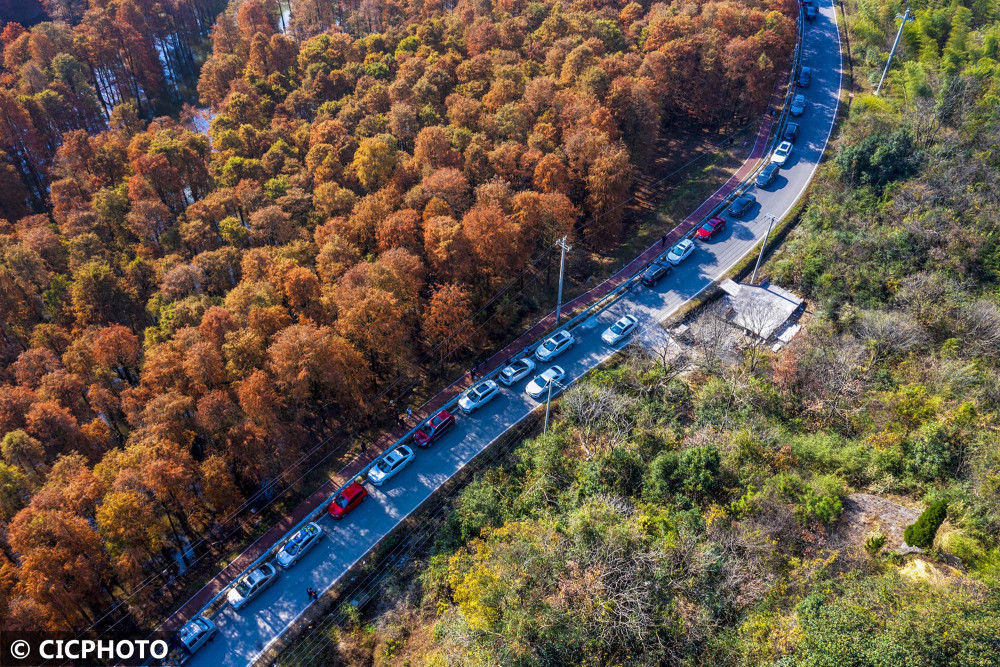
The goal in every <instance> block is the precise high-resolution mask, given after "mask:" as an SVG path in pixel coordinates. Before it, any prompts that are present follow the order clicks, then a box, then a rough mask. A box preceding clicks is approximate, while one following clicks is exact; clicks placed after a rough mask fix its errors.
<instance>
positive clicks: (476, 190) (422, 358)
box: [0, 0, 797, 630]
mask: <svg viewBox="0 0 1000 667" xmlns="http://www.w3.org/2000/svg"><path fill="white" fill-rule="evenodd" d="M42 4H43V6H44V9H45V11H46V14H47V18H48V19H49V20H47V21H43V22H40V23H37V24H35V25H33V26H31V27H30V28H25V27H23V26H21V25H20V24H17V23H13V22H11V23H7V24H6V25H4V26H3V27H2V37H0V44H2V59H0V63H2V65H0V122H2V123H3V125H2V126H0V170H2V171H3V173H2V174H0V284H2V285H3V290H2V291H0V443H2V446H0V454H2V460H0V547H2V549H0V553H2V557H0V591H2V594H0V615H2V617H3V619H4V622H3V627H4V628H6V629H11V630H14V629H36V628H39V627H43V628H51V629H77V630H79V629H82V628H86V627H90V626H91V625H93V624H95V623H97V624H98V625H99V624H100V622H102V621H103V622H107V620H108V618H109V617H108V616H107V615H106V613H105V610H107V609H109V608H113V609H115V610H116V614H115V615H114V616H112V617H111V618H114V619H116V621H120V620H121V619H122V614H123V613H124V614H127V618H126V619H125V620H126V621H127V622H126V623H125V625H124V626H119V629H122V628H125V627H151V626H155V624H156V623H157V622H158V621H159V620H160V619H161V618H162V617H163V615H164V614H165V613H167V612H168V611H169V609H167V608H166V605H167V604H168V603H169V602H170V601H169V600H167V599H165V598H164V597H163V596H162V595H161V594H160V593H159V591H161V590H162V589H161V585H163V584H166V583H168V582H171V581H174V580H175V578H176V577H177V576H178V575H179V574H180V570H182V569H184V568H185V566H186V565H188V564H189V561H190V560H191V559H192V557H195V558H197V557H198V556H199V551H198V550H199V548H201V547H199V546H198V545H201V544H202V542H201V541H202V540H203V539H204V538H206V537H209V536H211V535H214V534H215V533H216V531H217V530H218V529H219V524H220V522H221V521H222V520H223V518H224V517H227V516H228V515H229V514H230V513H231V512H233V511H235V510H241V509H243V508H245V504H244V500H245V499H247V498H249V497H251V496H253V494H255V493H257V492H258V491H259V490H260V489H261V488H262V486H266V484H267V483H268V481H269V480H271V479H274V478H275V477H276V476H277V475H279V474H281V473H282V472H284V471H285V469H286V468H287V467H289V466H292V465H294V464H296V463H297V462H298V461H300V460H301V459H302V457H303V454H304V453H305V452H306V451H307V450H308V448H309V447H311V446H312V445H314V444H315V443H316V442H319V441H323V440H325V439H332V438H333V439H336V440H337V441H349V440H350V439H351V438H353V437H355V436H358V435H359V434H371V433H373V432H377V431H378V429H380V428H382V427H383V426H385V425H386V424H391V423H392V419H393V417H394V414H393V411H394V407H393V404H392V401H393V400H394V399H395V398H396V397H397V396H398V395H399V394H400V393H402V392H403V391H404V390H406V389H407V388H411V387H413V386H419V387H425V388H427V389H433V388H435V387H436V386H437V385H436V384H435V383H440V382H442V380H443V379H445V378H444V375H443V373H444V371H442V368H443V367H442V363H444V362H446V361H448V360H451V361H452V362H453V363H454V366H453V367H458V364H459V362H462V361H463V360H464V361H468V360H469V359H474V358H475V357H476V356H477V355H480V354H482V353H484V352H486V351H488V350H490V349H492V348H493V346H495V345H496V344H497V343H498V342H499V341H506V340H508V339H509V338H510V337H511V336H512V335H514V334H516V333H517V332H518V330H519V327H520V326H521V325H522V323H523V322H524V320H525V319H526V318H528V317H530V316H531V315H532V307H533V304H532V303H531V302H530V300H525V299H518V298H516V294H517V290H514V294H515V296H513V297H511V296H506V297H503V298H500V297H498V295H500V294H503V290H505V289H507V290H509V289H510V282H511V281H512V280H513V279H514V278H516V277H517V276H518V275H519V274H522V272H523V270H524V269H525V267H526V266H528V264H529V263H530V262H531V261H534V260H535V258H537V257H539V256H540V255H541V256H544V254H545V253H548V252H549V251H550V250H551V247H552V245H553V243H554V241H555V240H556V239H558V238H560V237H562V236H564V235H566V236H569V237H571V238H572V239H575V241H574V242H576V243H580V244H582V247H584V248H590V249H592V250H593V251H595V252H600V251H602V250H605V249H608V248H612V247H615V245H616V244H617V243H618V242H619V241H621V240H622V239H623V238H625V237H626V236H627V235H628V233H629V230H630V228H631V227H630V226H631V225H632V224H634V221H631V220H629V219H627V218H626V217H625V215H624V213H623V210H624V209H623V202H624V201H625V200H626V199H628V197H630V196H631V193H632V191H633V187H634V179H635V176H636V174H638V173H639V172H641V170H642V169H643V168H644V166H645V164H646V162H647V161H648V158H649V157H650V155H649V152H650V150H651V147H652V146H654V145H655V140H656V138H657V137H658V136H660V135H661V134H662V133H670V132H671V131H672V129H673V128H678V127H685V128H691V127H695V128H706V129H715V128H719V127H723V126H726V125H728V124H730V123H731V122H732V119H733V118H734V117H735V116H739V115H743V116H747V115H750V114H754V113H756V114H760V113H761V112H762V111H763V109H764V107H765V106H766V103H767V101H768V100H769V98H770V97H771V95H772V92H773V91H774V90H775V87H776V84H777V83H778V82H779V80H782V79H783V77H784V76H785V74H784V72H786V70H787V65H788V62H789V57H790V54H791V50H792V47H793V45H794V41H795V35H796V26H795V16H796V12H797V8H796V3H795V2H794V0H724V1H715V0H710V1H702V2H695V3H681V2H656V3H653V2H643V3H639V2H628V3H621V2H610V0H608V1H604V0H582V1H580V2H574V3H572V4H564V3H562V2H559V1H557V0H546V1H543V2H525V1H523V0H498V1H497V2H495V3H491V2H488V1H485V0H471V1H469V0H461V1H460V2H458V3H457V4H454V5H452V4H450V3H449V4H445V3H442V2H439V1H436V0H426V1H425V2H408V3H407V2H397V1H395V0H362V2H360V3H353V2H338V3H332V2H327V1H326V0H291V2H288V1H287V0H280V1H275V0H242V1H239V2H237V1H235V0H234V1H233V2H230V3H229V4H228V5H226V4H225V3H222V2H221V1H220V0H161V1H160V2H151V1H148V0H89V1H88V0H43V3H42ZM197 108H205V109H206V111H202V112H201V113H203V114H207V115H208V116H209V117H210V118H211V123H210V128H209V129H208V130H207V131H206V132H200V131H199V130H198V127H197V125H196V123H194V122H193V119H194V118H195V116H196V109H197ZM515 286H516V284H515ZM535 306H537V304H535ZM484 309H489V310H488V311H487V314H488V315H489V318H488V319H486V320H480V321H476V326H467V324H468V323H469V322H470V321H472V320H473V319H474V318H475V317H476V316H477V315H479V314H480V313H483V312H484ZM447 379H451V378H447ZM397 409H398V406H397ZM191 545H195V546H194V547H191ZM234 547H235V545H234ZM150 582H153V585H149V584H150Z"/></svg>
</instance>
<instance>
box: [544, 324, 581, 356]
mask: <svg viewBox="0 0 1000 667" xmlns="http://www.w3.org/2000/svg"><path fill="white" fill-rule="evenodd" d="M575 342H576V339H575V338H573V334H571V333H570V332H568V331H566V330H565V329H563V330H562V331H557V332H555V333H554V334H552V335H551V336H549V337H548V338H547V339H546V340H545V342H543V343H542V344H541V345H539V346H538V349H537V350H535V358H536V359H538V360H539V361H542V362H545V361H551V360H552V359H555V358H556V357H558V356H559V355H560V354H562V353H563V352H565V351H566V350H568V349H569V348H570V347H571V346H572V345H573V343H575Z"/></svg>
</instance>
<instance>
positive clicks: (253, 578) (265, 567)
mask: <svg viewBox="0 0 1000 667" xmlns="http://www.w3.org/2000/svg"><path fill="white" fill-rule="evenodd" d="M277 578H278V571H277V570H276V569H275V568H274V566H273V565H271V564H270V563H264V564H262V565H258V566H257V567H255V568H254V569H252V570H250V571H249V572H247V573H246V574H245V575H243V576H242V577H241V578H240V579H239V580H238V581H237V582H236V585H235V586H233V587H232V588H230V589H229V595H228V596H227V597H228V598H229V604H231V605H232V606H233V609H235V610H237V611H239V610H240V609H242V608H243V607H245V606H246V605H247V604H248V603H249V602H250V601H251V600H253V599H254V598H255V597H257V596H258V595H260V594H261V592H262V591H263V590H264V589H265V588H267V587H268V586H270V585H271V584H273V583H274V580H275V579H277Z"/></svg>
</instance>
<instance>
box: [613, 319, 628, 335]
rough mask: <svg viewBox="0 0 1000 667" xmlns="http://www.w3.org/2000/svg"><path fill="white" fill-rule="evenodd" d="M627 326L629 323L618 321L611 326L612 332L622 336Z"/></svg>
mask: <svg viewBox="0 0 1000 667" xmlns="http://www.w3.org/2000/svg"><path fill="white" fill-rule="evenodd" d="M627 326H628V322H622V321H621V320H618V321H617V322H615V323H614V324H612V325H611V330H612V331H614V332H615V333H616V334H620V333H621V332H623V331H625V327H627Z"/></svg>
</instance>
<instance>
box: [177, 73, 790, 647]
mask: <svg viewBox="0 0 1000 667" xmlns="http://www.w3.org/2000/svg"><path fill="white" fill-rule="evenodd" d="M779 93H780V91H779ZM775 97H776V99H777V100H778V102H779V103H780V101H781V99H783V98H782V97H779V96H778V94H776V95H775ZM773 108H774V107H773V106H772V109H773ZM776 117H777V112H776V111H774V112H769V113H768V114H767V115H765V116H764V119H763V120H762V121H761V125H760V129H759V130H758V131H757V136H756V138H755V140H754V145H753V147H752V148H751V149H750V154H749V155H748V156H747V159H746V160H745V161H744V162H743V164H742V165H741V166H740V168H739V169H737V170H736V173H734V174H733V175H732V176H731V177H730V178H729V180H728V181H726V183H725V184H724V185H723V186H722V187H721V188H719V189H718V190H716V191H715V193H714V194H713V195H712V196H711V197H709V198H708V199H706V200H705V201H704V202H703V203H702V204H701V206H699V207H698V208H697V209H695V211H694V212H693V213H691V215H689V216H688V217H687V218H685V219H684V221H683V222H681V223H680V224H679V225H677V226H676V227H674V228H673V229H672V230H670V231H669V232H668V233H667V235H666V242H663V243H661V242H660V241H657V242H656V243H654V244H653V245H652V246H650V247H649V248H647V249H646V250H645V251H644V252H643V253H642V254H641V255H639V256H638V257H636V258H635V259H633V260H632V261H631V262H629V263H628V264H627V265H626V266H625V267H623V268H622V269H620V270H619V271H618V272H617V273H616V274H614V275H613V276H611V277H610V278H608V279H607V280H605V281H604V282H602V283H601V284H599V285H597V286H595V287H594V288H593V289H591V290H589V291H588V292H585V293H583V294H581V295H580V296H578V297H576V298H574V299H572V300H570V301H568V302H567V303H566V304H565V305H564V306H563V313H565V314H566V315H567V316H572V315H573V314H574V313H577V312H580V311H582V310H584V309H585V308H586V307H588V306H590V305H592V304H593V303H595V302H596V301H599V300H600V299H602V298H604V297H605V296H607V295H608V294H609V293H611V292H612V291H613V290H614V289H615V288H617V287H618V286H620V285H621V284H622V283H624V282H625V281H627V280H628V279H629V278H631V277H633V276H634V275H636V274H637V273H638V272H639V271H640V270H641V269H642V268H643V267H645V266H646V264H648V263H649V262H650V261H651V260H652V259H653V258H654V257H656V256H657V255H659V254H661V253H662V252H663V251H664V250H665V249H666V248H668V247H670V246H671V245H673V244H674V243H676V242H677V241H678V240H680V239H681V238H682V237H683V236H684V235H686V234H687V233H688V232H690V231H691V229H692V228H693V227H694V226H695V225H696V224H698V223H699V222H700V221H701V220H702V219H703V218H704V217H705V216H706V215H708V214H709V213H710V212H711V211H712V209H714V208H715V207H716V206H718V205H719V204H720V203H722V202H723V201H724V200H725V199H726V198H727V197H728V196H729V195H730V194H732V192H733V191H734V190H735V189H736V188H737V186H739V184H740V183H742V182H743V180H744V179H745V178H746V177H747V176H749V175H750V174H751V173H752V172H753V171H754V169H756V167H757V163H758V161H759V160H760V158H762V157H763V156H764V154H765V152H766V150H767V144H768V140H769V139H770V135H771V128H772V125H773V123H774V120H775V118H776ZM554 325H555V311H552V312H551V313H549V314H548V315H546V316H545V317H543V318H542V319H540V320H539V321H538V322H536V323H535V324H534V325H532V326H531V327H530V328H529V329H528V330H527V331H525V332H524V333H522V334H521V335H520V336H518V338H517V339H516V340H514V341H513V342H511V343H510V344H509V345H508V346H507V347H505V348H504V349H502V350H501V351H499V352H497V353H496V354H494V355H493V356H492V357H490V358H489V359H488V360H487V361H486V362H485V363H483V364H481V365H480V366H479V367H478V372H479V374H480V375H485V374H486V373H489V372H490V371H492V370H494V369H496V368H498V367H499V366H501V365H503V364H504V363H505V362H506V361H507V360H508V359H509V358H510V357H512V356H514V355H515V354H517V353H519V352H521V351H522V350H523V349H524V348H525V347H527V346H528V345H529V344H531V343H533V342H535V341H536V340H537V339H538V338H539V337H540V336H541V335H542V334H543V333H545V332H546V331H548V330H549V329H551V328H552V327H553V326H554ZM469 384H470V379H469V376H468V374H465V375H463V376H462V377H461V378H460V379H458V380H456V381H455V382H453V383H452V384H451V385H449V386H448V387H446V388H445V389H443V390H442V391H440V392H439V393H438V394H437V395H435V396H434V397H433V398H431V399H430V400H428V401H427V402H426V403H424V404H423V405H422V406H421V407H420V408H418V409H417V410H414V412H413V417H412V421H411V422H410V423H409V424H407V425H406V426H405V427H403V428H401V429H395V430H393V431H389V432H386V433H385V434H383V436H382V437H381V438H380V439H379V440H378V441H377V442H376V443H375V446H373V447H368V448H367V449H366V451H365V452H363V453H361V454H359V455H358V456H356V457H355V458H354V459H353V460H352V461H351V462H350V463H348V464H347V465H346V466H344V467H343V468H341V470H340V471H338V472H337V474H336V475H335V476H334V477H333V478H331V479H329V480H328V481H326V482H325V483H324V484H322V485H321V486H320V487H319V488H318V489H316V490H315V491H314V492H313V493H312V494H311V495H310V496H309V497H308V498H306V499H305V500H303V501H302V502H301V503H299V505H298V506H297V507H296V508H295V509H294V510H293V511H292V512H291V513H290V514H288V515H286V516H285V517H284V518H283V519H281V520H280V521H278V522H277V523H275V524H274V525H273V526H272V527H271V529H270V530H268V531H267V532H266V533H264V534H263V535H262V536H260V537H259V538H257V540H256V541H255V542H254V543H253V544H251V545H250V546H249V547H248V548H247V549H246V550H245V551H244V552H243V553H242V554H240V555H239V556H237V557H236V558H235V559H234V560H233V561H232V562H231V563H229V565H227V566H226V567H225V568H223V569H222V571H220V572H219V574H217V575H216V576H215V577H214V578H213V579H212V580H211V581H209V582H208V583H207V584H206V585H205V586H204V587H203V588H202V589H201V590H199V591H198V592H197V593H195V594H194V595H193V596H192V597H191V598H190V599H189V600H188V601H187V602H185V603H184V604H183V605H181V607H180V608H179V609H178V610H177V611H175V612H174V613H173V614H172V615H171V616H170V617H169V618H168V619H167V620H166V621H165V622H164V623H163V625H162V627H161V628H160V629H161V630H166V631H173V630H176V629H178V628H180V626H181V625H183V624H184V623H185V622H187V621H188V620H189V619H190V618H192V617H193V616H194V615H196V614H197V613H198V612H199V611H200V610H201V608H202V607H204V606H205V605H206V604H207V603H208V602H209V600H211V599H212V598H213V597H214V596H215V595H216V594H217V593H218V592H219V591H221V590H222V589H223V588H225V586H226V585H227V584H228V583H229V582H231V581H233V580H234V579H235V578H236V577H237V576H238V575H239V574H240V573H241V572H243V570H245V569H246V568H247V567H248V566H249V565H250V564H251V563H253V562H254V561H255V560H257V559H258V558H259V557H260V556H261V555H262V554H263V553H265V552H266V551H267V550H268V549H270V548H271V546H272V545H274V544H275V543H276V542H277V541H278V540H280V539H281V538H282V537H283V536H284V535H285V534H286V533H287V532H288V531H289V530H291V529H292V528H293V527H294V526H295V525H297V524H298V523H299V522H300V521H302V519H304V518H305V517H306V516H308V515H309V514H310V513H311V512H312V511H313V510H315V509H316V508H317V507H319V505H320V504H321V503H323V502H324V501H325V500H326V499H327V498H329V497H330V495H331V494H333V492H334V491H336V490H337V489H338V488H340V486H341V485H342V484H343V483H344V482H345V481H347V480H349V479H350V478H351V477H352V476H354V475H357V474H358V473H359V472H360V471H361V470H362V469H363V468H364V467H365V466H366V465H367V464H368V463H370V462H371V461H372V460H373V459H374V458H375V457H376V456H378V455H379V454H381V453H382V452H383V451H384V450H385V449H386V448H387V447H388V446H389V445H391V444H392V443H394V442H395V441H396V440H398V439H399V438H401V437H402V436H403V435H405V434H406V432H407V431H408V430H409V429H410V426H411V425H412V424H416V423H419V422H420V421H422V420H423V419H425V418H426V417H428V416H430V415H431V414H433V413H434V411H435V410H437V409H438V408H439V407H441V406H442V405H444V404H445V403H447V402H448V401H450V400H451V399H452V398H454V397H455V396H456V395H458V394H459V393H460V392H462V391H463V390H464V389H465V388H466V387H467V386H468V385H469Z"/></svg>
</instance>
